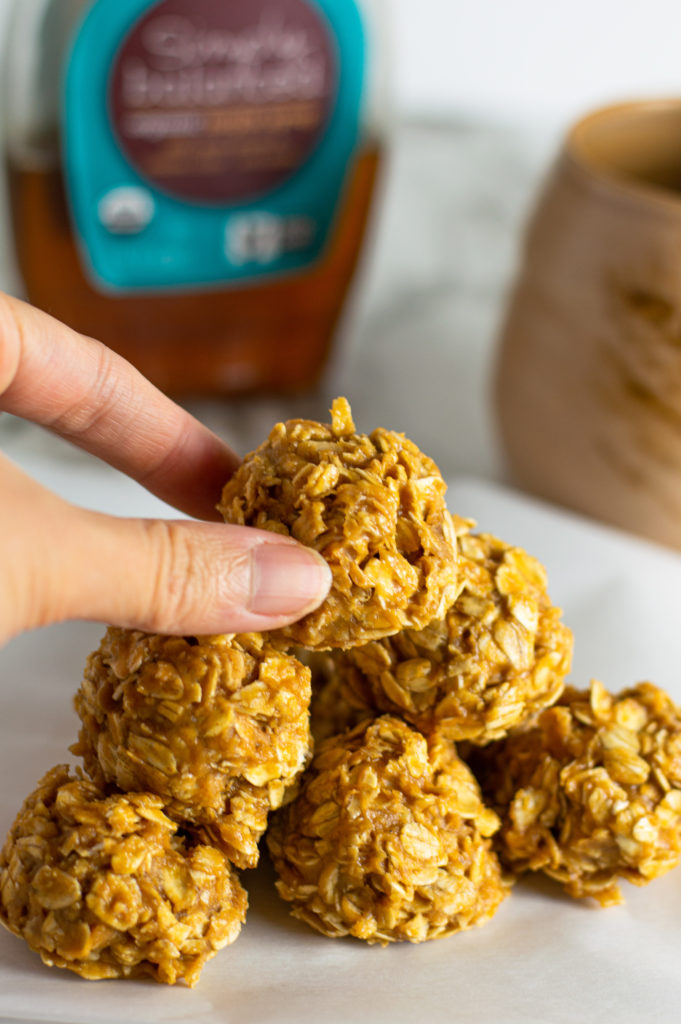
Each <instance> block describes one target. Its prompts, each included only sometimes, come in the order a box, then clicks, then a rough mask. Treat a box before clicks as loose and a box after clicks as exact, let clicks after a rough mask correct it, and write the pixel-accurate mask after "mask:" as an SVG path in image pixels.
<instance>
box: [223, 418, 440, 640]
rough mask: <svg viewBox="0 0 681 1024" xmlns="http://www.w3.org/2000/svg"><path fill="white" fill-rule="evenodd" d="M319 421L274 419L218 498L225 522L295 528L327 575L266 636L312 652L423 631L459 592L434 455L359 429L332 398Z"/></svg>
mask: <svg viewBox="0 0 681 1024" xmlns="http://www.w3.org/2000/svg"><path fill="white" fill-rule="evenodd" d="M331 415H332V422H331V424H330V425H329V426H327V425H324V424H321V423H316V422H313V421H311V420H290V421H289V422H288V423H279V424H277V426H275V428H274V429H273V431H272V433H271V434H270V436H269V438H268V439H267V441H265V443H264V444H262V445H261V446H260V447H259V448H258V449H257V450H256V451H254V452H252V453H251V454H250V455H248V456H246V458H245V460H244V462H243V463H242V465H241V467H240V468H239V469H238V470H237V472H236V473H235V475H234V476H233V477H232V479H231V480H230V481H229V483H228V484H227V485H226V487H225V489H224V491H223V494H222V501H221V504H220V506H219V509H220V511H221V512H222V514H223V516H224V518H225V520H226V521H227V522H228V523H237V524H239V525H244V526H256V527H260V528H262V529H265V530H273V531H275V532H278V533H283V534H287V535H290V536H292V537H294V538H295V539H296V540H298V541H300V542H301V543H302V544H306V545H307V546H308V547H311V548H314V549H315V550H316V551H318V552H319V553H320V554H321V555H322V556H323V557H324V558H325V559H326V561H327V562H328V564H329V566H330V568H331V572H332V574H333V583H332V586H331V591H330V593H329V596H328V597H327V599H326V600H325V601H324V603H323V604H322V605H321V607H320V608H318V609H317V610H316V611H314V612H311V613H310V614H309V615H306V616H305V617H304V618H303V619H302V620H301V621H300V622H297V623H294V624H293V625H292V626H288V627H286V629H283V630H278V631H277V633H276V634H275V635H277V636H278V637H279V638H281V639H282V640H284V641H286V642H290V643H295V644H299V645H300V646H301V647H306V648H308V649H310V650H323V649H328V648H333V647H340V648H347V647H353V646H356V645H357V644H362V643H366V642H368V641H369V640H374V639H376V638H378V637H382V636H388V635H389V634H391V633H396V632H397V631H398V630H400V629H404V628H405V627H407V626H413V627H415V628H421V627H422V626H425V625H426V623H428V622H430V620H431V619H433V618H436V617H437V616H438V615H442V614H443V613H444V610H445V609H446V608H447V607H448V606H449V605H450V604H451V603H452V601H453V600H454V598H455V596H456V593H457V589H456V587H457V571H456V538H455V536H454V531H453V528H452V523H451V519H450V516H449V514H448V512H447V509H446V507H445V502H444V493H445V483H444V481H443V479H442V477H441V476H440V472H439V470H438V468H437V466H436V465H435V463H434V462H433V461H432V460H431V459H429V458H427V457H426V456H425V455H423V454H422V453H421V452H420V451H419V449H418V448H417V447H416V445H415V444H412V442H411V441H409V440H407V438H406V437H404V436H403V435H402V434H396V433H393V432H392V431H390V430H383V429H378V430H374V432H373V433H372V434H371V435H370V436H367V435H366V434H357V433H356V432H355V425H354V423H353V421H352V416H351V413H350V406H349V405H348V403H347V401H346V400H345V399H344V398H338V399H336V401H335V402H334V403H333V408H332V410H331Z"/></svg>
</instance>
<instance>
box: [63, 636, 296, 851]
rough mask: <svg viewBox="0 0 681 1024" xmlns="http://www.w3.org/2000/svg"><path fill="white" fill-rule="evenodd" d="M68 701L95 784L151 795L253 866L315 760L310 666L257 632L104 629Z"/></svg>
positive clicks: (78, 747)
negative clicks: (270, 821) (273, 815)
mask: <svg viewBox="0 0 681 1024" xmlns="http://www.w3.org/2000/svg"><path fill="white" fill-rule="evenodd" d="M75 703H76V710H77V712H78V714H79V716H80V719H81V722H82V728H81V731H80V737H79V741H78V743H77V744H76V746H75V747H74V748H73V750H74V753H76V754H79V755H82V757H83V759H84V762H85V767H86V770H87V772H88V773H89V774H90V775H91V776H92V778H93V779H95V781H97V782H100V783H110V784H113V785H115V786H117V787H118V788H119V789H122V790H143V791H149V792H151V793H157V794H158V795H159V796H161V797H162V798H163V801H164V804H165V808H166V813H168V814H169V815H170V816H171V817H172V818H174V819H175V820H176V821H180V822H189V823H190V824H191V825H192V826H193V827H197V826H205V827H206V829H207V831H206V835H207V836H208V837H209V838H210V840H211V841H212V842H216V843H218V844H219V845H220V847H221V848H222V849H223V850H224V852H225V853H226V854H227V856H228V857H229V859H230V860H231V861H233V863H234V864H236V865H237V866H238V867H254V866H255V864H256V863H257V860H258V840H259V839H260V837H261V836H262V834H263V832H264V831H265V828H266V827H267V814H268V812H269V811H270V810H272V809H273V808H275V807H279V806H280V805H281V804H282V802H283V801H284V799H285V798H286V795H287V790H288V788H289V787H290V786H291V785H292V784H293V783H294V782H295V780H296V778H297V776H298V775H299V774H300V772H301V771H302V769H303V768H304V766H305V764H306V763H307V761H308V760H309V758H310V756H311V752H312V750H311V738H310V730H309V704H310V670H309V669H308V668H306V667H305V666H303V665H301V663H300V662H299V661H298V660H297V659H296V658H294V657H292V656H290V655H287V654H282V653H281V652H280V651H278V650H274V649H273V648H272V647H271V646H270V645H269V644H267V643H266V642H265V641H264V639H263V637H262V636H260V635H259V634H255V633H248V634H241V635H239V636H213V637H200V638H196V637H189V638H187V637H184V638H183V637H168V636H156V635H151V634H146V633H139V632H134V631H131V630H123V629H115V628H111V629H109V630H108V631H107V633H106V634H105V636H104V638H103V640H102V643H101V645H100V647H99V649H98V650H97V651H95V652H94V654H92V655H91V656H90V658H89V660H88V663H87V668H86V671H85V678H84V680H83V683H82V685H81V688H80V690H79V692H78V694H77V695H76V701H75Z"/></svg>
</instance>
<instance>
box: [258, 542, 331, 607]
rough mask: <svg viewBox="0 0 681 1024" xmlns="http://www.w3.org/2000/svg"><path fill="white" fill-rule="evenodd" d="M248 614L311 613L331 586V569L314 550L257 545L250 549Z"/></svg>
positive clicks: (293, 545)
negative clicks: (250, 569) (250, 573)
mask: <svg viewBox="0 0 681 1024" xmlns="http://www.w3.org/2000/svg"><path fill="white" fill-rule="evenodd" d="M251 557H252V559H253V563H252V576H251V581H252V582H251V597H250V601H249V611H251V612H254V613H255V614H256V615H271V616H277V615H298V616H303V615H306V614H307V613H308V612H311V611H312V610H313V609H314V608H316V607H317V606H318V605H319V604H321V602H322V601H323V600H324V598H325V597H326V595H327V594H328V592H329V587H330V586H331V570H330V569H329V567H328V565H327V564H326V562H325V561H324V559H323V558H322V557H321V555H318V554H317V552H316V551H313V550H312V549H311V548H305V547H302V546H300V545H298V544H258V545H257V547H255V548H252V549H251Z"/></svg>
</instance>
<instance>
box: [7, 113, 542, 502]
mask: <svg viewBox="0 0 681 1024" xmlns="http://www.w3.org/2000/svg"><path fill="white" fill-rule="evenodd" d="M557 142H558V140H557V138H556V133H555V130H554V131H552V130H548V129H544V128H542V127H541V126H539V125H532V124H524V125H513V126H512V125H510V124H504V125H501V124H497V125H493V124H483V123H480V122H475V123H473V122H471V123H465V122H458V123H454V122H449V123H444V122H443V123H440V124H435V123H432V124H426V123H410V124H403V125H401V126H400V127H398V129H397V130H396V132H395V138H394V145H393V148H392V153H391V157H390V160H389V165H388V168H387V173H386V176H385V189H384V195H383V202H382V207H381V209H380V211H379V215H378V217H377V222H376V230H375V237H374V242H373V245H372V247H371V250H370V251H369V252H368V254H367V258H366V260H365V263H364V271H363V274H362V277H361V279H360V281H359V287H358V288H357V289H356V295H355V302H354V304H353V308H352V309H351V311H350V313H349V315H348V316H347V318H346V324H345V330H344V332H343V338H342V340H341V341H340V343H339V345H338V346H337V351H336V357H335V359H334V361H333V364H332V366H331V367H330V369H329V372H328V373H327V375H326V379H325V381H324V383H323V385H322V387H321V388H320V389H319V391H318V392H317V393H315V394H311V395H308V396H306V397H304V398H299V399H295V400H291V399H275V398H271V399H265V400H259V401H253V400H251V401H239V402H234V401H233V402H194V403H192V404H191V408H192V410H193V411H194V412H195V413H196V414H197V415H198V416H199V417H200V418H201V419H203V420H205V421H207V422H208V423H209V424H210V425H211V426H213V427H214V428H215V429H216V430H217V431H218V432H219V433H220V434H221V435H223V436H224V437H225V438H227V440H228V441H229V442H230V443H231V444H232V446H233V447H234V448H235V449H236V450H237V451H239V452H241V453H243V452H245V451H247V450H249V449H250V448H252V447H255V446H256V445H257V444H259V443H260V441H261V440H262V439H263V437H264V436H265V434H266V433H267V431H268V430H269V428H270V426H271V425H272V424H273V423H274V422H275V421H276V420H278V419H282V418H288V417H290V416H295V415H311V416H314V417H316V418H319V417H321V418H326V411H327V409H328V406H329V401H330V399H331V398H332V397H333V396H334V395H336V394H341V393H343V394H347V395H348V397H349V398H350V400H351V402H352V405H353V410H354V412H355V416H356V420H357V423H358V426H359V427H360V428H361V429H363V430H370V429H373V427H375V426H378V425H381V426H385V427H390V428H393V429H397V430H402V431H404V432H405V433H406V434H407V435H408V436H410V437H412V438H413V440H414V441H416V442H417V443H418V444H419V445H420V446H421V447H422V448H423V449H424V451H426V452H428V454H430V455H431V456H432V457H433V458H435V460H436V461H437V462H438V463H439V465H440V467H441V469H442V472H443V474H444V475H445V476H446V477H453V476H455V475H460V474H466V475H475V476H479V477H483V478H487V479H492V480H494V479H496V480H503V467H502V465H501V462H500V458H499V454H498V449H497V445H496V443H495V434H494V426H493V421H492V417H491V413H490V403H489V380H490V371H491V367H492V364H493V358H494V344H495V337H496V332H497V327H498V323H499V318H500V314H501V310H502V307H503V299H504V294H505V290H506V288H507V286H508V283H509V280H510V279H511V276H512V273H513V268H514V264H515V259H516V255H517V250H518V245H519V238H520V232H521V225H522V223H523V221H524V218H525V216H526V212H527V209H528V206H529V204H530V203H531V201H532V196H533V194H534V190H535V188H536V185H537V181H538V179H539V178H540V177H541V175H542V174H543V173H544V171H545V168H546V166H547V164H548V162H549V161H550V159H551V157H552V154H553V151H554V150H555V147H556V145H557ZM2 240H3V239H2V236H0V241H2ZM0 287H4V288H6V289H7V290H10V291H11V290H15V289H16V288H17V280H16V275H15V273H14V269H13V265H12V258H11V252H10V251H9V250H8V249H7V244H6V240H5V244H4V248H0ZM0 447H2V448H3V450H4V451H5V452H6V453H7V454H8V455H10V457H12V458H14V459H15V460H16V461H17V462H19V463H20V464H21V465H23V466H25V467H26V468H27V469H29V470H31V471H34V472H36V473H37V474H38V475H41V474H43V475H44V473H45V467H46V466H48V465H49V464H53V467H54V470H55V471H56V472H57V474H58V476H59V477H60V481H61V489H62V490H63V491H65V493H66V495H67V496H68V497H71V498H72V499H73V500H78V498H79V496H80V490H82V487H81V488H80V490H79V489H78V488H79V481H80V482H81V483H82V480H83V474H84V473H85V474H86V473H87V471H88V469H87V467H88V466H89V465H90V463H89V462H88V461H87V460H88V457H87V456H84V455H75V454H74V453H73V452H71V451H68V449H67V447H66V446H65V445H64V444H63V443H61V442H57V441H55V440H53V439H50V438H48V437H47V435H45V434H44V432H42V431H40V430H38V429H36V428H33V427H31V426H29V425H27V424H23V423H21V422H19V421H15V420H12V419H11V418H10V417H7V416H5V417H0ZM55 460H56V461H55ZM76 465H77V466H78V471H79V472H78V473H77V474H76V475H73V476H72V477H70V476H69V470H68V468H69V467H72V468H75V466H76ZM92 472H95V473H96V472H97V470H96V469H95V467H94V466H93V467H92ZM51 475H52V474H51V473H49V472H48V476H51ZM71 480H73V487H72V486H71ZM74 488H75V490H74ZM134 511H135V510H134V509H133V510H131V512H134Z"/></svg>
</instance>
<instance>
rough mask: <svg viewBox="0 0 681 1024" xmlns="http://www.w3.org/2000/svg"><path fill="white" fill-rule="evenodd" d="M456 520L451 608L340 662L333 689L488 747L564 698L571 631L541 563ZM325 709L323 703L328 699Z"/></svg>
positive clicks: (360, 703)
mask: <svg viewBox="0 0 681 1024" xmlns="http://www.w3.org/2000/svg"><path fill="white" fill-rule="evenodd" d="M454 522H455V526H456V529H457V533H458V536H459V576H460V582H461V587H462V589H461V593H460V594H459V596H458V597H457V599H456V601H455V602H454V604H453V605H452V607H451V608H450V609H449V610H448V611H447V613H446V614H445V616H444V617H443V618H441V619H437V620H435V621H434V622H431V623H430V624H429V625H427V626H426V627H425V628H424V629H421V630H413V629H407V630H405V631H404V632H402V633H397V634H396V635H395V636H392V637H388V638H386V639H384V640H377V641H375V642H374V643H371V644H367V645H366V646H365V647H359V648H356V649H355V650H352V651H347V652H345V653H343V654H341V655H337V656H336V663H337V677H338V678H337V679H336V680H334V681H333V682H332V683H331V684H330V685H332V686H333V687H334V688H335V689H337V690H340V693H341V695H342V698H343V699H344V700H345V702H346V703H347V704H348V705H349V706H350V707H351V708H362V707H364V708H374V709H379V710H380V711H387V712H390V713H391V714H396V715H400V716H401V717H403V718H405V719H406V720H407V721H408V722H411V723H412V724H413V725H415V726H416V727H417V728H419V729H421V730H422V731H423V732H428V731H430V730H431V729H434V728H438V729H440V730H441V731H442V732H443V734H444V735H446V736H448V737H449V738H450V739H453V740H470V741H471V742H473V743H477V744H479V743H487V742H489V741H490V740H493V739H498V738H500V737H502V736H505V735H506V733H507V732H508V730H509V729H510V728H512V727H513V726H515V725H518V724H519V723H520V722H522V721H524V720H525V719H526V718H528V717H529V716H530V715H532V714H534V713H535V712H537V711H539V710H541V709H542V708H544V707H546V706H548V705H549V704H552V703H553V702H554V701H555V700H556V699H557V698H558V696H559V695H560V692H561V690H562V688H563V681H564V679H565V676H566V675H567V673H568V671H569V669H570V662H571V657H572V634H571V632H570V630H569V629H568V628H567V627H566V626H565V625H563V623H562V622H561V621H560V614H561V613H560V609H559V608H555V607H554V606H553V605H552V604H551V601H550V599H549V596H548V593H547V581H546V573H545V571H544V569H543V567H542V566H541V565H540V563H539V562H538V561H537V560H536V559H535V558H532V557H531V556H530V555H528V554H527V553H526V552H525V551H523V550H522V549H521V548H518V547H513V546H511V545H509V544H505V543H504V542H503V541H500V540H497V538H496V537H492V536H491V535H490V534H474V533H470V532H469V529H470V526H471V525H472V524H470V523H469V522H466V521H465V520H460V519H455V520H454ZM317 703H318V705H320V706H323V701H322V697H321V696H320V697H319V698H318V699H317ZM329 703H330V701H326V704H327V705H328V704H329ZM318 717H319V716H318ZM317 727H318V728H321V723H318V726H317Z"/></svg>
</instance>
